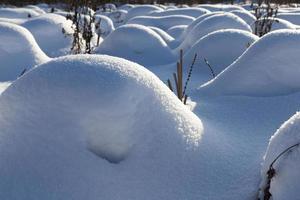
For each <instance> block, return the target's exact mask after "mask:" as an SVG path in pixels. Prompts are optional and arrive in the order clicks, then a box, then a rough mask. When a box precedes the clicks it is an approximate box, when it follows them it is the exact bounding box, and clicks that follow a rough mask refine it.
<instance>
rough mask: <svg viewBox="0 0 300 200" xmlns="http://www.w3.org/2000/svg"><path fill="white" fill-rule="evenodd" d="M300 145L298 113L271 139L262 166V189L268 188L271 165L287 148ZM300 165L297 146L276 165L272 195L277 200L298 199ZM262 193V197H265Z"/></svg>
mask: <svg viewBox="0 0 300 200" xmlns="http://www.w3.org/2000/svg"><path fill="white" fill-rule="evenodd" d="M297 143H300V113H299V112H298V113H296V114H295V115H294V116H292V117H291V118H290V119H289V120H288V121H286V122H285V123H284V124H283V125H282V126H281V127H280V128H279V129H278V130H277V131H276V133H275V134H274V135H273V136H272V137H271V139H270V142H269V146H268V149H267V152H266V155H265V158H264V162H263V166H262V180H263V181H262V183H261V189H262V190H263V189H264V188H265V186H266V182H267V180H266V177H267V171H268V170H269V166H270V164H271V163H272V162H273V161H274V160H275V158H276V157H277V156H279V155H280V154H281V153H282V152H283V151H284V150H286V149H287V148H289V147H291V146H293V145H295V144H297ZM299 164H300V149H299V146H296V147H295V148H294V149H291V151H289V152H287V153H285V154H283V155H282V156H280V158H279V159H278V160H277V161H276V162H275V163H274V165H273V168H274V169H275V170H276V174H275V176H274V177H273V178H272V180H271V184H270V185H271V187H270V193H271V194H272V198H273V199H276V200H285V199H296V198H297V197H299V196H300V191H299V178H300V172H299ZM262 192H263V191H261V194H260V195H263V193H262Z"/></svg>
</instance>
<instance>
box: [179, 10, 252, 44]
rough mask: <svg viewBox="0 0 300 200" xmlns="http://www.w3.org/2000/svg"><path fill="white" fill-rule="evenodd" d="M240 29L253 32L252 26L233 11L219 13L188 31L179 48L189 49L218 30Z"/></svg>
mask: <svg viewBox="0 0 300 200" xmlns="http://www.w3.org/2000/svg"><path fill="white" fill-rule="evenodd" d="M222 29H239V30H245V31H249V32H251V28H250V26H249V25H248V24H247V23H246V22H245V21H244V20H242V19H241V18H239V17H238V16H236V15H234V14H231V13H224V14H217V15H212V16H210V17H207V18H205V19H204V20H202V21H201V22H199V23H198V24H197V25H195V26H194V28H193V29H192V30H191V31H190V32H188V33H187V34H186V36H185V39H184V40H183V42H182V43H181V44H180V45H179V46H178V47H177V49H183V50H187V49H189V48H191V47H192V46H193V45H194V44H195V43H196V42H197V41H198V40H199V39H201V38H202V37H203V36H205V35H207V34H208V33H211V32H213V31H216V30H222Z"/></svg>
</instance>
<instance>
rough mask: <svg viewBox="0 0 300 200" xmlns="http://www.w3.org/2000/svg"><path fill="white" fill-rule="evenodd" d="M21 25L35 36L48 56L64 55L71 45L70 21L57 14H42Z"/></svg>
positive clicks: (71, 30) (71, 31)
mask: <svg viewBox="0 0 300 200" xmlns="http://www.w3.org/2000/svg"><path fill="white" fill-rule="evenodd" d="M22 26H24V27H25V28H27V29H28V30H29V31H30V32H31V33H32V35H33V36H34V37H35V39H36V41H37V43H38V44H39V46H40V47H41V49H42V50H43V51H44V52H45V53H46V54H47V55H48V56H50V57H57V56H62V55H66V54H68V53H69V52H70V49H71V46H72V40H73V39H72V37H71V36H72V33H73V29H72V28H71V26H72V22H71V21H70V20H66V18H65V17H63V16H60V15H57V14H52V13H50V14H44V15H41V16H39V17H36V18H33V19H31V20H28V21H27V22H25V23H23V24H22Z"/></svg>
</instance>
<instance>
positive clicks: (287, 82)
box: [202, 30, 300, 96]
mask: <svg viewBox="0 0 300 200" xmlns="http://www.w3.org/2000/svg"><path fill="white" fill-rule="evenodd" d="M299 45H300V31H296V30H278V31H274V32H271V33H269V34H267V35H265V36H263V37H262V38H261V39H259V40H258V41H256V42H255V43H254V44H253V45H252V46H251V47H250V48H249V49H248V50H247V51H246V52H245V53H244V54H243V55H242V56H241V57H240V58H239V59H238V60H236V62H234V63H233V64H232V65H230V66H229V67H228V68H226V69H225V70H224V71H223V72H222V73H220V74H219V75H218V76H217V77H216V78H215V79H214V80H213V81H211V82H209V83H207V84H205V85H204V86H202V89H208V90H209V91H211V92H213V93H222V94H231V95H249V96H276V95H287V94H291V93H294V92H297V91H299V90H300V79H299V75H300V67H299V64H298V63H299V62H300V60H299V59H300V58H299V53H300V50H299V48H298V47H299Z"/></svg>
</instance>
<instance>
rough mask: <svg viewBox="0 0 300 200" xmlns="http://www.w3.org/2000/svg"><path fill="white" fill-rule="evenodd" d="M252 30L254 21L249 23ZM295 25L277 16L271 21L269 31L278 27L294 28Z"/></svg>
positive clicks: (278, 28)
mask: <svg viewBox="0 0 300 200" xmlns="http://www.w3.org/2000/svg"><path fill="white" fill-rule="evenodd" d="M251 27H252V30H254V27H255V23H253V24H252V25H251ZM296 28H297V26H296V25H295V24H292V23H291V22H289V21H287V20H284V19H279V18H274V21H273V23H272V27H271V31H275V30H280V29H296Z"/></svg>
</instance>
